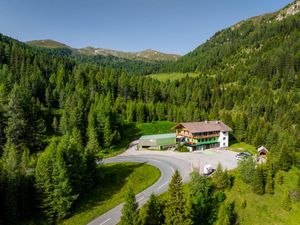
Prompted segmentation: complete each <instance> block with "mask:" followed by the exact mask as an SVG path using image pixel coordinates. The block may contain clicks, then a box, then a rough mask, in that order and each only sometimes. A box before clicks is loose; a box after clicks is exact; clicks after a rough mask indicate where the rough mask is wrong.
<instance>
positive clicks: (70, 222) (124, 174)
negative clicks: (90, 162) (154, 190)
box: [59, 163, 160, 225]
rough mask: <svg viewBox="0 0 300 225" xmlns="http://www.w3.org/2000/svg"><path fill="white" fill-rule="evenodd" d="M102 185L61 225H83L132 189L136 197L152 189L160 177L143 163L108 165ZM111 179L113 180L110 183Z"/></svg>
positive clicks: (104, 169) (103, 171)
mask: <svg viewBox="0 0 300 225" xmlns="http://www.w3.org/2000/svg"><path fill="white" fill-rule="evenodd" d="M101 173H102V174H103V176H104V177H105V178H104V180H103V182H102V183H103V185H101V186H99V187H96V188H95V189H94V190H93V191H91V192H90V193H89V194H88V195H87V196H84V197H83V198H81V199H80V200H79V201H78V202H77V204H76V206H75V208H74V210H73V212H72V215H71V217H70V218H68V219H66V220H63V221H62V222H61V223H59V224H61V225H74V224H76V225H84V224H87V223H88V222H89V221H91V220H92V219H94V218H95V217H97V216H100V215H101V214H103V213H105V212H107V211H108V210H110V209H112V208H113V207H115V206H117V205H118V204H120V203H122V202H123V201H124V193H125V191H126V190H127V188H128V186H129V185H132V184H134V185H133V189H134V192H135V193H136V194H137V193H139V192H141V191H143V190H144V189H146V188H147V187H149V186H151V185H152V184H153V183H154V182H155V181H156V180H158V178H159V177H160V171H159V169H157V168H155V167H153V166H150V165H148V164H142V163H111V164H106V165H103V166H102V168H101ZM112 178H113V179H112Z"/></svg>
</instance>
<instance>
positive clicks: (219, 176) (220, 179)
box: [212, 163, 230, 190]
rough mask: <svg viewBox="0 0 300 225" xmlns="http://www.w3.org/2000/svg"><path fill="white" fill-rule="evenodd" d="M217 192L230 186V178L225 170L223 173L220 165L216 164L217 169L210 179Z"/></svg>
mask: <svg viewBox="0 0 300 225" xmlns="http://www.w3.org/2000/svg"><path fill="white" fill-rule="evenodd" d="M212 179H213V182H214V184H215V186H216V188H217V189H218V190H222V189H226V188H228V187H229V186H230V177H229V174H228V172H227V170H225V171H223V168H222V165H221V164H220V163H218V166H217V169H216V171H215V173H214V176H213V177H212Z"/></svg>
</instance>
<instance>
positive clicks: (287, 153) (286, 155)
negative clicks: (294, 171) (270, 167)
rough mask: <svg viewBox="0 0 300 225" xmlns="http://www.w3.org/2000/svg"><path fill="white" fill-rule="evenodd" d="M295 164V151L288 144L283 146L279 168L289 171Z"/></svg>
mask: <svg viewBox="0 0 300 225" xmlns="http://www.w3.org/2000/svg"><path fill="white" fill-rule="evenodd" d="M293 163H294V156H293V150H292V149H291V148H289V147H288V145H287V144H284V145H283V146H281V149H280V156H279V168H280V169H281V170H283V171H288V170H289V169H290V168H291V167H292V165H293Z"/></svg>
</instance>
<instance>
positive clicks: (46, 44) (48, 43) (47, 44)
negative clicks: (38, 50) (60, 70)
mask: <svg viewBox="0 0 300 225" xmlns="http://www.w3.org/2000/svg"><path fill="white" fill-rule="evenodd" d="M26 43H27V44H28V45H32V46H36V47H43V48H68V49H72V48H71V47H70V46H68V45H66V44H63V43H60V42H58V41H54V40H51V39H45V40H32V41H27V42H26Z"/></svg>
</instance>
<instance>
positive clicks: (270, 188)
mask: <svg viewBox="0 0 300 225" xmlns="http://www.w3.org/2000/svg"><path fill="white" fill-rule="evenodd" d="M265 192H266V193H268V194H274V170H273V165H269V166H268V169H267V178H266V186H265Z"/></svg>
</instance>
